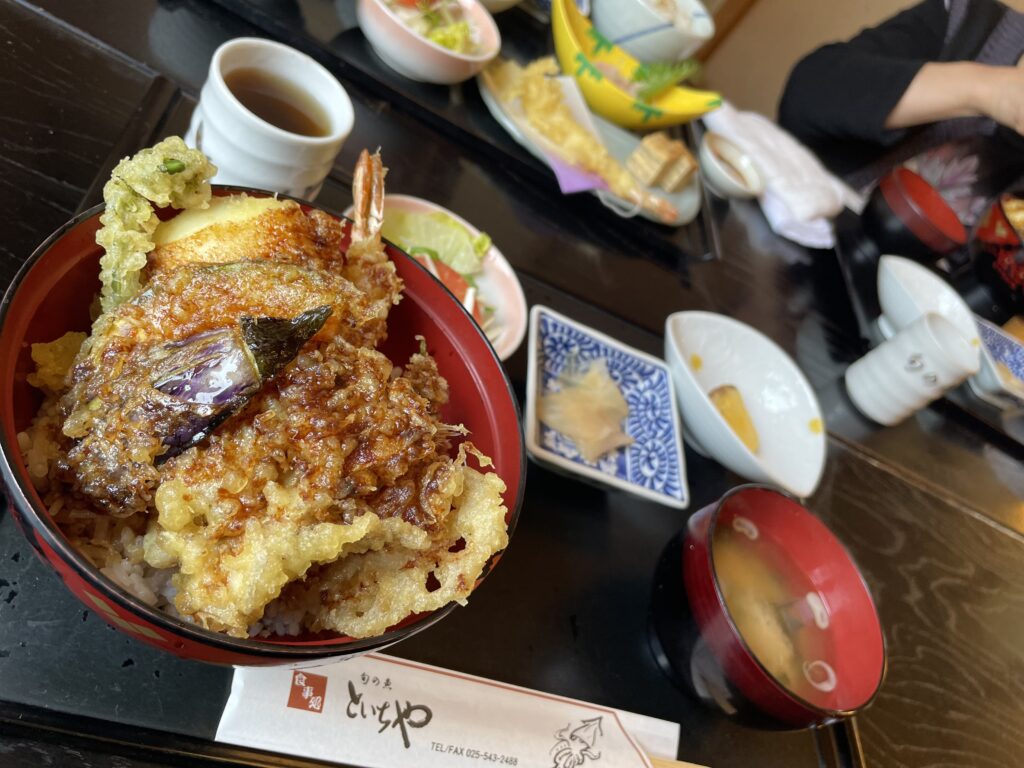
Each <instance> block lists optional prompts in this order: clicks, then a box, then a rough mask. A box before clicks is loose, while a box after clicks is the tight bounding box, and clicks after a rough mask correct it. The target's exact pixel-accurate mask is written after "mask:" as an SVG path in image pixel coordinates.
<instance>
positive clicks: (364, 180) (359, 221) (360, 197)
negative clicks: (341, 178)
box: [352, 149, 387, 252]
mask: <svg viewBox="0 0 1024 768" xmlns="http://www.w3.org/2000/svg"><path fill="white" fill-rule="evenodd" d="M386 174H387V169H386V168H385V167H384V164H383V163H382V162H381V159H380V150H379V149H378V150H377V151H376V152H374V153H373V154H372V155H371V154H370V153H369V152H367V151H366V150H365V149H364V150H363V151H362V152H360V153H359V160H358V161H357V162H356V170H355V174H354V176H353V180H352V198H353V200H354V202H355V206H354V209H353V214H352V217H353V219H354V222H355V223H354V224H353V225H352V245H353V246H354V247H358V248H359V249H360V250H366V251H371V250H377V251H381V252H382V251H383V249H382V248H381V247H380V229H381V226H382V225H383V224H384V176H385V175H386Z"/></svg>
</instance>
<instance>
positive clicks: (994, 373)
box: [970, 317, 1024, 408]
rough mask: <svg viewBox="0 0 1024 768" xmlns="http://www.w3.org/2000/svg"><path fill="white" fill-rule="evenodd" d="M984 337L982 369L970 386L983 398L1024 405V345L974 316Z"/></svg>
mask: <svg viewBox="0 0 1024 768" xmlns="http://www.w3.org/2000/svg"><path fill="white" fill-rule="evenodd" d="M975 320H976V321H977V325H978V336H979V338H980V339H981V352H982V354H981V370H980V371H979V372H978V373H977V374H976V375H975V376H972V377H971V380H970V385H971V389H973V390H974V392H975V394H977V395H978V396H979V397H981V398H982V399H983V400H986V401H987V402H990V403H992V405H996V406H998V407H1001V408H1009V407H1016V408H1020V407H1021V406H1022V405H1024V344H1021V342H1020V341H1019V340H1018V339H1017V338H1016V337H1015V336H1012V335H1010V334H1009V333H1007V332H1006V331H1004V330H1003V329H1002V328H1000V327H999V326H998V325H996V324H995V323H992V322H989V321H988V320H985V319H984V318H981V317H975Z"/></svg>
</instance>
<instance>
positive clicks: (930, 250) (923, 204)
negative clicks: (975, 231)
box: [861, 167, 967, 262]
mask: <svg viewBox="0 0 1024 768" xmlns="http://www.w3.org/2000/svg"><path fill="white" fill-rule="evenodd" d="M861 220H862V222H863V225H864V229H865V232H866V233H867V234H868V236H869V237H871V239H872V240H874V242H875V244H876V245H877V246H878V249H879V251H880V252H881V253H883V254H895V255H897V256H909V257H913V258H916V259H918V260H921V261H926V262H931V261H934V260H935V259H936V258H938V257H939V256H942V255H944V254H948V253H950V252H952V251H955V250H956V249H957V248H962V247H963V246H964V245H965V244H966V243H967V230H966V229H965V228H964V225H963V223H962V222H961V221H960V219H959V218H958V217H957V215H956V212H955V211H954V210H953V209H952V208H951V207H950V205H949V204H948V203H947V202H946V201H945V200H944V199H943V197H942V195H941V194H939V191H938V190H937V189H935V187H933V186H932V185H931V184H929V183H928V182H927V181H926V180H925V179H924V178H923V177H921V176H920V175H918V174H916V173H914V171H912V170H910V169H909V168H904V167H900V168H896V169H895V170H893V171H891V172H889V173H888V174H886V175H885V176H883V177H882V179H881V180H880V181H879V182H878V186H877V187H875V189H874V191H873V192H872V193H871V196H870V197H869V199H868V202H867V205H866V207H865V208H864V212H863V213H862V214H861Z"/></svg>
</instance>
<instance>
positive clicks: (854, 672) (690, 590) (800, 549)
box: [652, 485, 886, 728]
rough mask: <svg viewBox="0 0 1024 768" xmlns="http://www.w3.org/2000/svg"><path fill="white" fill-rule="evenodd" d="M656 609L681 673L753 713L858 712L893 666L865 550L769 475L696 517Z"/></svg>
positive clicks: (788, 718) (660, 636)
mask: <svg viewBox="0 0 1024 768" xmlns="http://www.w3.org/2000/svg"><path fill="white" fill-rule="evenodd" d="M652 614H653V615H652V619H653V629H654V637H653V639H654V641H655V642H654V650H655V654H656V657H657V659H658V661H659V663H660V664H661V665H662V667H663V668H665V670H666V671H667V672H668V673H669V675H670V676H671V677H673V679H675V680H676V681H677V682H681V683H682V684H684V685H685V687H687V688H689V689H690V690H691V691H693V692H694V693H695V694H696V695H697V696H698V698H700V699H701V700H703V701H704V702H705V703H707V704H708V705H709V706H711V707H712V708H713V709H716V710H719V711H721V712H722V713H724V714H726V715H729V716H731V717H733V718H734V719H736V720H739V721H742V722H746V723H748V724H751V725H756V726H761V727H782V728H787V727H788V728H794V727H797V728H799V727H806V726H812V725H821V724H824V723H829V722H832V721H834V720H837V719H840V718H842V717H846V716H849V715H851V714H853V713H854V712H856V711H858V710H860V709H863V708H864V707H866V706H868V705H869V704H870V703H871V701H872V700H873V699H874V697H875V694H876V693H877V691H878V689H879V687H880V686H881V684H882V679H883V677H884V675H885V667H886V663H885V639H884V636H883V633H882V627H881V622H880V620H879V617H878V612H877V610H876V608H875V604H874V601H873V600H872V598H871V593H870V591H869V590H868V587H867V585H866V583H865V582H864V579H863V578H862V576H861V574H860V571H859V570H858V569H857V566H856V564H855V563H854V562H853V559H852V558H851V557H850V555H849V554H848V553H847V551H846V550H845V549H844V548H843V546H842V544H841V543H840V542H839V540H838V539H837V538H836V537H835V535H834V534H832V532H831V531H829V529H828V528H827V527H826V526H825V525H824V523H822V522H821V521H820V520H819V519H818V518H817V517H815V516H814V515H813V514H811V512H810V511H809V510H807V509H806V508H805V507H804V506H802V505H801V504H800V503H799V502H798V501H797V500H796V499H794V498H792V497H790V496H788V495H787V494H785V493H782V492H780V491H777V490H775V489H773V488H770V487H767V486H758V485H747V486H741V487H739V488H735V489H733V490H732V491H730V492H729V493H728V494H726V495H725V496H724V497H723V498H722V499H721V500H720V501H718V502H715V503H713V504H710V505H709V506H707V507H705V508H704V509H702V510H700V511H699V512H697V513H695V514H694V515H693V516H692V517H691V518H690V520H689V522H688V524H687V527H686V529H685V530H684V531H682V532H681V533H680V534H679V535H678V536H677V537H675V538H674V539H673V540H672V542H670V543H669V545H668V547H667V548H666V550H665V553H664V554H663V556H662V559H661V561H660V562H659V565H658V573H657V576H656V578H655V591H654V603H653V612H652Z"/></svg>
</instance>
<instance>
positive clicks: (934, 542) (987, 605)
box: [811, 449, 1024, 768]
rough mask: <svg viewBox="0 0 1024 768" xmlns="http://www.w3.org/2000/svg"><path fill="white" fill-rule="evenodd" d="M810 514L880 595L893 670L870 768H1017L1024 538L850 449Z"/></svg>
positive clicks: (867, 734) (869, 720) (877, 708)
mask: <svg viewBox="0 0 1024 768" xmlns="http://www.w3.org/2000/svg"><path fill="white" fill-rule="evenodd" d="M829 458H830V461H829V469H828V472H827V475H826V477H825V481H824V483H823V484H822V488H821V490H820V491H819V492H818V493H817V494H816V495H815V497H814V499H812V502H811V506H812V508H813V509H814V510H815V511H817V513H818V514H819V515H820V516H821V517H822V518H823V519H824V520H825V521H826V522H827V523H828V525H829V526H830V527H831V528H832V529H833V531H835V533H836V534H837V535H838V536H839V537H840V538H841V539H842V541H843V542H844V543H845V544H846V546H847V547H848V548H849V550H850V551H851V553H852V554H853V555H854V557H855V559H856V560H857V561H858V563H859V564H860V566H861V568H862V570H863V571H864V573H865V576H866V578H867V581H868V584H869V585H870V586H871V588H872V591H873V593H874V595H875V597H876V600H877V603H878V607H879V611H880V614H881V617H882V622H883V625H884V627H885V632H886V636H887V640H888V650H889V670H888V676H887V678H886V681H885V684H884V686H883V688H882V691H881V693H880V695H879V697H878V699H877V700H876V702H875V704H874V706H873V707H872V708H871V709H870V710H868V711H867V712H866V713H865V714H864V715H862V716H861V717H859V718H858V719H859V721H860V730H861V734H862V738H863V745H864V750H865V754H866V756H867V759H868V761H869V764H871V765H884V766H901V767H902V766H930V767H938V766H968V765H970V766H979V768H980V767H982V766H984V767H985V768H989V767H991V768H995V767H996V766H1000V767H1002V766H1015V765H1020V764H1021V756H1022V755H1024V730H1022V729H1021V728H1019V727H1017V725H1016V724H1018V723H1021V722H1024V647H1022V646H1021V644H1020V643H1019V641H1018V640H1019V638H1020V637H1022V636H1024V569H1022V567H1021V562H1022V561H1021V557H1022V554H1024V548H1022V544H1024V542H1022V540H1021V538H1020V537H1019V536H1017V535H1015V534H1011V533H1008V532H1006V531H1005V530H1004V529H1001V528H997V527H995V526H993V525H992V524H991V523H990V522H989V521H988V520H987V519H985V518H984V517H981V516H975V515H972V514H969V513H967V514H965V510H964V509H963V508H962V507H958V506H956V505H954V504H951V503H948V502H945V501H942V500H941V499H939V498H937V497H936V496H935V495H933V494H931V493H928V492H927V491H925V490H923V489H920V488H916V487H915V486H913V485H911V484H908V483H906V482H905V480H904V478H902V477H901V476H900V474H899V473H898V472H894V471H893V470H892V469H891V468H887V467H884V466H881V465H878V464H873V463H871V462H869V461H865V460H864V458H863V457H862V456H859V455H857V454H856V453H852V452H850V451H848V450H845V449H838V450H836V449H834V450H833V451H832V452H831V455H830V457H829Z"/></svg>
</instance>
